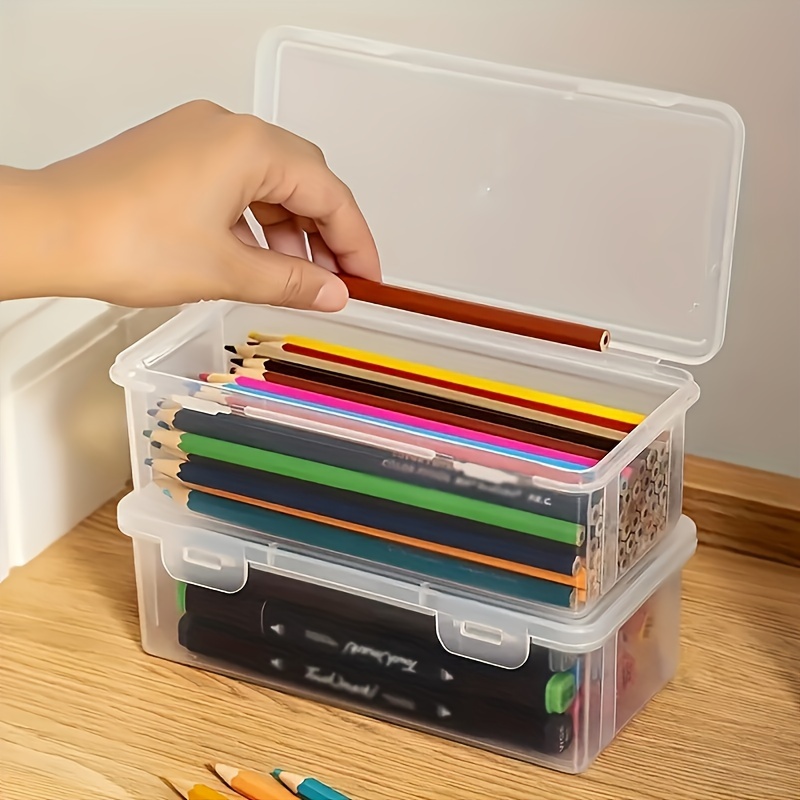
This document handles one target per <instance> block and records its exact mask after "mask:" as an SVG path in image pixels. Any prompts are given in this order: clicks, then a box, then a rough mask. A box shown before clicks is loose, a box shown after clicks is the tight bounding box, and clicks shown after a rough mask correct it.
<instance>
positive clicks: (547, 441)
mask: <svg viewBox="0 0 800 800" xmlns="http://www.w3.org/2000/svg"><path fill="white" fill-rule="evenodd" d="M267 382H268V383H270V384H277V385H280V386H285V387H286V388H288V389H295V390H298V391H304V392H316V393H318V394H321V395H323V396H328V397H332V398H335V399H337V400H344V401H346V402H350V403H362V404H364V405H372V406H374V407H376V408H380V409H383V410H384V411H391V412H393V413H395V414H405V415H407V416H418V417H420V418H421V419H424V420H429V421H431V422H436V423H439V424H440V425H447V426H450V427H454V428H464V429H467V430H471V431H474V432H475V433H481V434H484V435H487V436H494V437H497V438H499V439H510V440H512V441H518V442H520V443H522V444H528V445H532V446H534V447H542V448H548V449H551V450H555V451H557V452H562V453H570V454H572V455H576V456H582V457H583V458H588V459H594V460H595V461H599V460H600V459H602V458H603V457H604V456H605V455H607V453H608V451H609V450H610V449H611V447H613V445H614V444H615V442H609V444H608V446H605V447H603V448H592V447H586V446H584V445H580V444H575V443H573V442H570V441H567V440H565V439H557V438H555V437H552V436H543V435H540V434H537V433H532V432H529V431H528V430H525V429H524V427H523V424H524V422H525V421H524V420H523V419H522V418H515V419H513V420H512V422H513V423H514V427H512V426H511V425H509V424H497V423H494V422H490V421H485V420H483V419H479V418H477V417H476V412H477V413H478V414H479V413H480V411H481V410H480V409H477V408H474V407H472V408H467V409H464V410H462V413H450V412H448V411H443V410H440V409H438V408H432V407H431V408H427V407H426V406H425V404H424V402H417V403H414V402H410V399H411V398H412V397H413V396H411V395H410V394H409V393H403V392H402V390H398V394H399V395H400V396H402V397H403V399H391V398H390V397H389V396H383V395H378V394H376V393H375V392H374V391H373V392H372V393H368V392H366V391H359V390H356V389H347V388H343V387H339V386H334V385H333V384H332V383H331V382H328V383H324V384H323V383H319V382H317V381H313V380H306V379H303V378H293V377H291V376H289V375H282V374H280V373H277V372H274V371H269V378H268V381H267ZM377 386H379V387H380V384H377ZM385 388H387V390H388V391H389V392H391V387H385ZM413 399H415V400H417V401H420V399H422V401H424V400H425V397H424V396H423V397H422V398H420V397H419V396H416V397H413ZM465 411H469V412H470V413H469V414H467V413H464V412H465Z"/></svg>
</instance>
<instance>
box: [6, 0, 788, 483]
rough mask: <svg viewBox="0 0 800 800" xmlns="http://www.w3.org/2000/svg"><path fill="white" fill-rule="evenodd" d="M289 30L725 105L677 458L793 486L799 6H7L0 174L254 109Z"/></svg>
mask: <svg viewBox="0 0 800 800" xmlns="http://www.w3.org/2000/svg"><path fill="white" fill-rule="evenodd" d="M282 23H292V24H299V25H306V26H310V27H322V28H328V29H332V30H340V31H344V32H349V33H355V34H361V35H367V36H373V37H377V38H384V39H388V40H393V41H397V42H400V43H403V44H410V45H415V46H421V47H427V48H433V49H439V50H446V51H453V52H458V53H461V54H465V55H471V56H476V57H481V58H488V59H493V60H500V61H506V62H510V63H515V64H520V65H524V66H535V67H539V68H543V69H552V70H557V71H563V72H569V73H573V74H580V75H584V76H588V77H598V78H604V79H608V80H615V81H622V82H629V83H636V84H639V85H645V86H651V87H654V88H661V89H667V90H674V91H678V92H684V93H688V94H695V95H699V96H702V97H709V98H714V99H719V100H724V101H726V102H728V103H730V104H731V105H733V106H734V107H735V108H736V109H737V110H738V111H739V112H740V113H741V114H742V116H743V117H744V120H745V124H746V127H747V146H746V163H745V171H744V178H743V184H742V192H743V194H742V202H741V207H740V216H739V228H738V237H737V246H736V258H735V263H734V278H733V288H732V294H731V310H730V317H729V327H728V335H727V340H726V344H725V347H724V348H723V351H722V353H721V354H720V355H719V356H717V358H716V359H714V361H713V362H712V363H710V364H708V365H705V366H704V367H702V368H700V369H698V370H697V371H696V375H697V377H698V380H699V382H700V384H701V386H702V388H703V398H702V400H701V401H700V403H699V405H698V406H697V407H695V409H694V410H693V411H692V412H691V414H690V425H689V441H688V447H689V450H690V451H691V452H694V453H698V454H701V455H706V456H710V457H714V458H722V459H725V460H729V461H733V462H737V463H742V464H748V465H751V466H755V467H760V468H764V469H769V470H774V471H778V472H785V473H789V474H793V475H798V476H800V314H798V311H800V224H799V221H800V148H799V147H798V143H800V103H799V99H800V47H799V46H798V41H800V2H798V1H797V0H748V1H747V2H745V1H743V0H693V1H692V2H688V0H685V1H684V0H670V1H669V2H667V1H666V0H665V1H664V2H655V1H653V2H642V0H571V1H568V0H538V1H535V0H491V1H489V0H486V1H485V2H473V1H472V0H451V2H445V1H444V0H440V1H439V2H435V0H424V2H419V0H392V1H391V2H386V1H385V0H328V1H327V2H325V0H318V1H317V2H311V0H291V1H289V0H276V1H275V2H270V0H260V1H259V2H255V1H253V2H246V1H245V0H218V2H201V1H199V0H195V1H194V2H190V1H189V0H183V2H181V0H161V2H150V3H144V2H139V3H134V2H114V0H105V2H99V0H98V1H97V2H91V1H90V0H83V1H82V2H81V1H80V0H58V1H57V2H44V0H0V160H2V161H4V162H6V163H12V164H15V165H18V166H30V167H33V166H37V165H41V164H44V163H46V162H48V161H50V160H53V159H56V158H59V157H62V156H66V155H68V154H71V153H73V152H75V151H76V150H79V149H82V148H85V147H87V146H89V145H91V144H93V143H95V142H97V141H98V140H100V139H103V138H105V137H108V136H110V135H113V134H114V133H116V132H117V131H119V130H121V129H123V128H125V127H127V126H129V125H131V124H134V123H136V122H139V121H140V120H142V119H144V118H146V117H148V116H151V115H154V114H156V113H158V112H160V111H162V110H163V109H165V108H167V107H169V106H171V105H174V104H177V103H179V102H181V101H183V100H186V99H189V98H192V97H197V96H205V97H208V98H210V99H212V100H215V101H217V102H219V103H222V104H224V105H227V106H228V107H230V108H232V109H235V110H243V111H246V110H249V108H250V103H251V92H252V82H253V74H252V69H253V60H252V59H253V53H254V48H255V45H256V42H257V40H258V38H259V37H260V35H261V33H262V32H263V30H264V29H266V28H268V27H271V26H273V25H276V24H282ZM12 73H13V74H12Z"/></svg>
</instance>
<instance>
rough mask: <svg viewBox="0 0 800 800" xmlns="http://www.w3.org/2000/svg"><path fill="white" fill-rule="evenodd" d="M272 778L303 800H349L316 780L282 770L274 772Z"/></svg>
mask: <svg viewBox="0 0 800 800" xmlns="http://www.w3.org/2000/svg"><path fill="white" fill-rule="evenodd" d="M272 777H273V778H276V779H277V780H279V781H280V782H281V783H282V784H283V785H284V786H285V787H286V788H287V789H289V791H290V792H292V793H293V794H296V795H297V796H298V797H300V798H301V800H349V798H347V797H345V795H343V794H342V793H341V792H337V791H336V790H335V789H331V787H330V786H326V785H325V784H324V783H322V782H321V781H318V780H317V779H316V778H304V777H302V776H301V775H295V774H294V773H293V772H286V771H285V770H282V769H276V770H273V772H272Z"/></svg>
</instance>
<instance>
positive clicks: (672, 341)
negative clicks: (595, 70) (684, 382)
mask: <svg viewBox="0 0 800 800" xmlns="http://www.w3.org/2000/svg"><path fill="white" fill-rule="evenodd" d="M255 113H256V114H257V115H259V116H260V117H262V118H264V119H266V120H268V121H270V122H273V123H275V124H277V125H280V126H282V127H284V128H287V129H289V130H291V131H294V132H295V133H297V134H299V135H300V136H303V137H305V138H307V139H310V140H311V141H313V142H315V143H316V144H318V145H319V146H320V147H321V148H322V150H323V152H324V153H325V156H326V159H327V161H328V163H329V164H330V166H331V168H332V169H333V170H334V171H335V172H336V173H337V174H338V175H339V176H340V177H341V178H342V179H343V180H344V181H345V182H346V183H347V184H348V185H349V186H350V187H351V189H352V190H353V192H354V194H355V195H356V198H357V199H358V202H359V204H360V205H361V207H362V209H363V211H364V213H365V215H366V217H367V219H368V221H369V223H370V226H371V228H372V230H373V233H374V234H375V238H376V240H377V243H378V247H379V249H380V252H381V259H382V263H383V268H384V279H385V281H386V282H387V283H395V284H398V285H403V286H410V287H413V288H418V289H422V290H425V291H429V292H434V293H437V294H443V295H449V296H455V297H461V298H465V299H472V300H476V301H478V302H484V303H490V304H492V305H496V306H499V307H506V308H514V309H518V310H522V311H529V312H532V313H535V314H540V315H545V316H552V317H556V318H561V319H566V320H572V321H575V322H582V323H588V324H591V325H598V326H603V327H606V328H607V329H608V330H609V331H610V332H611V336H612V347H611V349H612V350H617V351H623V352H633V353H637V354H641V355H646V356H649V357H653V358H658V359H666V360H669V361H673V362H679V363H683V364H697V363H702V362H705V361H707V360H708V359H710V358H711V357H713V356H714V355H715V354H716V352H717V351H718V350H719V348H720V347H721V345H722V341H723V338H724V333H725V317H726V313H727V303H728V290H729V282H730V270H731V259H732V250H733V238H734V229H735V221H736V207H737V202H738V194H739V179H740V172H741V162H742V150H743V143H744V126H743V124H742V121H741V119H740V117H739V116H738V114H737V113H736V112H735V111H734V110H733V109H732V108H730V107H729V106H727V105H725V104H724V103H719V102H713V101H707V100H699V99H696V98H693V97H686V96H684V95H680V94H674V93H668V92H663V91H654V90H650V89H641V88H637V87H631V86H624V85H618V84H613V83H606V82H601V81H596V80H584V79H581V78H575V77H568V76H563V75H556V74H551V73H545V72H540V71H535V70H529V69H521V68H518V67H513V66H506V65H501V64H495V63H489V62H483V61H477V60H473V59H466V58H460V57H456V56H451V55H445V54H439V53H433V52H427V51H422V50H416V49H410V48H406V47H402V46H399V45H395V44H389V43H383V42H375V41H370V40H365V39H359V38H354V37H349V36H343V35H339V34H333V33H326V32H320V31H310V30H304V29H299V28H287V27H283V28H276V29H273V30H272V31H269V32H268V33H267V34H266V35H265V37H264V38H263V40H262V42H261V44H260V46H259V51H258V58H257V69H256V88H255Z"/></svg>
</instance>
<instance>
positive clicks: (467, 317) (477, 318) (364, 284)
mask: <svg viewBox="0 0 800 800" xmlns="http://www.w3.org/2000/svg"><path fill="white" fill-rule="evenodd" d="M339 278H341V280H342V281H343V282H344V284H345V286H347V291H348V292H349V294H350V298H351V299H352V300H358V301H360V302H362V303H371V304H373V305H379V306H384V307H385V308H394V309H398V310H400V311H408V312H410V313H412V314H421V315H424V316H427V317H436V318H438V319H446V320H451V321H453V322H460V323H463V324H465V325H475V326H477V327H480V328H488V329H491V330H496V331H503V332H505V333H513V334H517V335H518V336H525V337H528V338H531V339H542V340H544V341H548V342H558V343H559V344H565V345H569V346H571V347H580V348H583V349H586V350H596V351H600V352H602V351H604V350H606V349H607V348H608V345H609V343H610V339H611V337H610V335H609V332H608V331H607V330H604V329H603V328H596V327H591V326H589V325H580V324H578V323H574V322H564V321H563V320H555V319H549V318H547V317H540V316H535V315H533V314H525V313H522V312H520V311H510V310H507V309H500V308H494V307H493V306H488V305H482V304H479V303H472V302H469V301H466V300H456V299H454V298H451V297H442V296H440V295H434V294H429V293H427V292H420V291H416V290H414V289H405V288H402V287H398V286H388V285H387V284H385V283H378V282H377V281H369V280H365V279H364V278H358V277H355V276H353V275H347V274H345V273H340V274H339Z"/></svg>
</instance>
